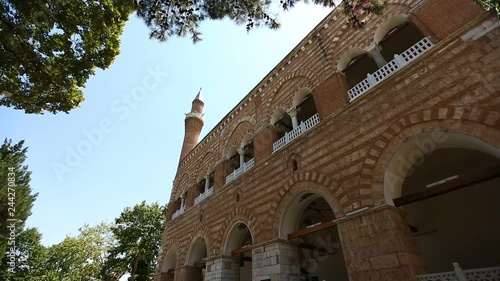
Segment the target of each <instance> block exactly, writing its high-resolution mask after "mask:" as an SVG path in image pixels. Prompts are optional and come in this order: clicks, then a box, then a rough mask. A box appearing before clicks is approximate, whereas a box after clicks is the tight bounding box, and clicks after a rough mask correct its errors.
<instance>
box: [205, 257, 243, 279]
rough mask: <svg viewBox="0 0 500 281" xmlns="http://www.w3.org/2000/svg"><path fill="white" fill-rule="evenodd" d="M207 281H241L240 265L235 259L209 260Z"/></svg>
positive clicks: (220, 258)
mask: <svg viewBox="0 0 500 281" xmlns="http://www.w3.org/2000/svg"><path fill="white" fill-rule="evenodd" d="M205 280H206V281H220V280H224V281H239V280H240V263H239V260H238V259H237V258H235V257H230V256H222V257H221V256H219V257H215V258H212V259H208V260H207V263H206V269H205Z"/></svg>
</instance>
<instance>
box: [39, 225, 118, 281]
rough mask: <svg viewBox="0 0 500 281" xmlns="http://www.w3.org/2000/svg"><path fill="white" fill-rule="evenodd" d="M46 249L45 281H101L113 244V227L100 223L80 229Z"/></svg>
mask: <svg viewBox="0 0 500 281" xmlns="http://www.w3.org/2000/svg"><path fill="white" fill-rule="evenodd" d="M79 231H80V233H79V234H78V236H75V237H71V236H68V237H66V238H65V239H64V240H63V241H62V242H61V243H59V244H56V245H53V246H51V247H49V248H48V250H47V260H46V273H45V274H46V280H50V281H51V280H61V281H87V280H88V281H93V280H101V277H102V269H103V268H104V266H105V264H106V261H107V256H108V251H109V249H110V248H111V247H112V246H113V245H114V239H113V237H112V233H111V230H110V225H109V224H105V223H101V224H99V225H96V226H88V225H85V226H84V227H82V228H80V229H79Z"/></svg>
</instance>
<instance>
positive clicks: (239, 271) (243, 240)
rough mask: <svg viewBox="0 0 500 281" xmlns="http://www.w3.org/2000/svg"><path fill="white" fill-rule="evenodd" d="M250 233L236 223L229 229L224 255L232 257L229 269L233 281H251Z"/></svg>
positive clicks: (243, 226) (245, 226) (251, 239)
mask: <svg viewBox="0 0 500 281" xmlns="http://www.w3.org/2000/svg"><path fill="white" fill-rule="evenodd" d="M252 245H253V238H252V233H251V231H250V229H249V228H248V226H247V225H246V224H245V223H243V222H237V223H235V224H234V225H233V227H232V228H231V231H230V232H229V235H228V237H227V240H226V247H225V254H226V255H228V256H229V255H230V256H232V257H233V264H232V266H231V267H230V269H231V271H232V274H230V275H229V276H233V277H232V279H231V278H229V279H224V280H231V281H233V280H235V281H252ZM228 268H229V266H228Z"/></svg>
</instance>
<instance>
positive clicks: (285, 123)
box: [274, 113, 293, 138]
mask: <svg viewBox="0 0 500 281" xmlns="http://www.w3.org/2000/svg"><path fill="white" fill-rule="evenodd" d="M274 127H276V129H278V135H279V138H282V137H283V136H285V133H288V132H290V131H292V130H293V125H292V118H291V117H290V115H288V114H287V113H284V114H283V115H281V117H280V118H279V119H278V121H276V122H275V123H274Z"/></svg>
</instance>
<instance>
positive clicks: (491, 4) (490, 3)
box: [475, 0, 500, 17]
mask: <svg viewBox="0 0 500 281" xmlns="http://www.w3.org/2000/svg"><path fill="white" fill-rule="evenodd" d="M475 1H476V2H477V3H478V4H479V5H481V7H483V8H484V9H485V10H486V11H491V12H493V13H494V14H495V15H496V16H497V17H500V1H498V0H475Z"/></svg>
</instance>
